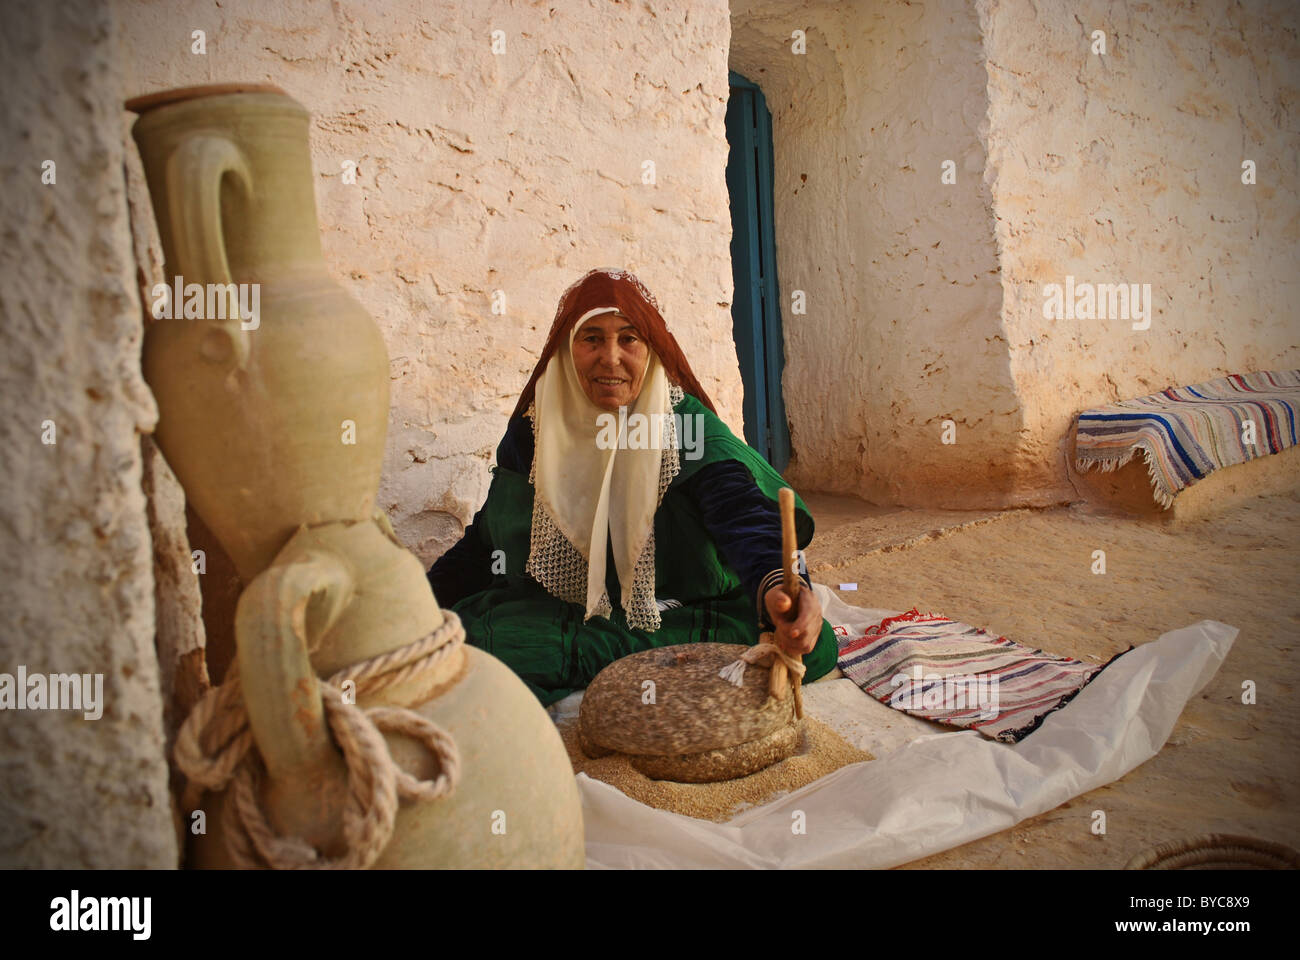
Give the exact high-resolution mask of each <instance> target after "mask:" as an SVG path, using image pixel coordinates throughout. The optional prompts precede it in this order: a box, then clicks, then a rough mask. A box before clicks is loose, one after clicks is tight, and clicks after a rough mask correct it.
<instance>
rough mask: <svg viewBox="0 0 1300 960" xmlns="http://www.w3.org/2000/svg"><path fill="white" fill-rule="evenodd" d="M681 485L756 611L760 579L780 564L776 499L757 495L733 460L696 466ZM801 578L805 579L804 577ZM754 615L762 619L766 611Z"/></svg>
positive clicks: (744, 471)
mask: <svg viewBox="0 0 1300 960" xmlns="http://www.w3.org/2000/svg"><path fill="white" fill-rule="evenodd" d="M685 489H686V493H687V494H688V495H689V496H690V497H691V498H692V499H693V500H694V501H695V503H696V505H697V506H698V507H699V508H700V514H701V515H702V516H703V518H704V526H705V529H707V530H708V531H709V536H710V537H712V538H713V542H714V544H716V545H717V548H718V552H719V553H721V554H722V558H723V559H724V560H726V562H727V565H728V566H730V567H731V569H732V570H734V571H736V575H737V576H739V577H740V582H741V583H742V584H743V585H744V587H745V592H746V593H748V594H749V599H750V601H751V602H753V603H754V604H755V606H754V610H755V614H756V615H758V613H759V611H760V610H761V609H762V608H761V607H759V606H758V603H757V600H758V589H759V586H760V584H761V583H762V581H763V579H764V577H765V576H766V575H767V574H769V573H771V572H772V571H774V570H780V569H781V567H782V566H783V564H782V562H781V552H782V548H781V512H780V510H779V509H778V507H777V505H776V503H774V502H773V501H772V500H769V499H768V498H767V497H766V496H764V495H763V492H762V491H761V490H759V489H758V484H756V483H755V482H754V478H753V477H752V476H751V475H750V473H749V471H748V470H747V469H746V468H745V466H744V465H743V464H741V463H737V462H736V461H735V460H722V461H719V462H717V463H711V464H709V465H708V466H706V467H701V468H700V470H699V471H698V472H697V473H696V474H695V475H694V476H693V477H691V478H690V479H689V480H687V481H686V484H685ZM804 582H805V583H806V582H808V578H807V577H806V576H805V577H804ZM760 620H766V615H762V616H760Z"/></svg>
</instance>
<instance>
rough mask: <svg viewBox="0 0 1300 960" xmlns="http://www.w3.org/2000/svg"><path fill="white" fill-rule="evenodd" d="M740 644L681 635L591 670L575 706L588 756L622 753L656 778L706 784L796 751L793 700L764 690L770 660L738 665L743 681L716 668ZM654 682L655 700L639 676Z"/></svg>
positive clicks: (739, 651) (731, 657)
mask: <svg viewBox="0 0 1300 960" xmlns="http://www.w3.org/2000/svg"><path fill="white" fill-rule="evenodd" d="M747 649H748V648H747V647H745V646H743V645H741V644H732V643H688V644H679V645H676V646H670V647H659V648H656V649H654V650H644V651H642V652H640V653H634V654H631V655H630V656H627V657H624V658H623V659H621V660H617V661H615V662H614V663H611V664H610V665H609V666H608V667H606V668H605V669H604V670H602V671H601V672H600V673H598V674H597V675H596V678H595V679H594V680H592V682H591V684H590V686H588V688H587V692H586V693H585V694H584V695H583V699H582V706H581V707H580V708H579V713H578V722H579V743H580V745H581V747H582V750H583V752H584V753H586V754H587V755H588V756H590V757H600V756H604V755H606V754H609V753H621V754H626V755H627V756H628V757H629V759H630V760H631V762H632V765H633V766H634V767H636V769H638V770H640V771H641V772H642V773H643V774H645V775H646V776H648V777H651V778H654V779H658V780H678V781H681V782H685V783H705V782H713V781H717V780H730V779H733V778H735V777H741V776H746V775H748V774H750V773H754V772H756V771H758V770H761V769H763V768H764V767H766V766H769V765H770V764H773V763H776V762H777V761H779V760H783V759H785V758H786V757H788V756H790V755H791V754H792V753H794V751H795V749H796V748H797V746H798V743H799V726H798V725H797V724H796V722H795V719H794V701H793V698H790V697H787V698H786V699H785V700H775V699H772V698H771V697H769V696H768V692H767V685H768V672H769V671H768V668H766V667H761V666H753V665H750V666H748V667H746V668H745V675H744V679H743V682H742V684H741V686H739V687H737V686H734V685H733V684H730V683H728V682H727V681H725V680H723V679H722V678H721V677H719V676H718V673H719V671H721V670H722V668H723V667H725V666H726V665H727V664H729V663H731V662H732V661H734V660H735V659H736V658H737V657H739V656H740V654H742V653H744V652H745V650H747ZM647 680H648V681H651V682H653V684H654V687H653V688H652V689H653V692H654V696H653V702H645V700H643V697H645V699H646V700H648V699H651V698H650V697H649V696H648V695H647V690H648V689H649V688H647V687H646V686H645V682H646V681H647Z"/></svg>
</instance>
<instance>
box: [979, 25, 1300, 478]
mask: <svg viewBox="0 0 1300 960" xmlns="http://www.w3.org/2000/svg"><path fill="white" fill-rule="evenodd" d="M979 10H980V20H981V25H982V29H983V32H984V46H985V51H986V56H987V63H988V84H989V99H990V105H989V134H988V155H989V163H988V172H987V174H986V178H987V179H988V180H989V182H990V183H991V186H992V192H993V197H994V209H995V211H996V213H997V241H998V247H999V249H1000V250H1001V267H1002V291H1003V298H1004V299H1003V307H1002V315H1003V321H1004V324H1005V327H1006V330H1007V333H1006V337H1007V346H1008V348H1009V354H1010V361H1011V370H1012V373H1013V376H1014V378H1015V382H1016V389H1017V392H1018V395H1019V402H1020V404H1021V406H1022V407H1023V409H1024V417H1025V426H1026V428H1027V430H1026V434H1025V438H1024V442H1023V443H1022V445H1021V459H1022V460H1023V462H1024V463H1025V464H1026V468H1027V469H1026V473H1025V475H1024V476H1025V482H1026V483H1027V484H1029V485H1030V486H1031V487H1032V488H1033V489H1036V490H1038V491H1041V494H1042V495H1043V496H1045V497H1046V496H1048V495H1052V496H1065V495H1068V494H1069V493H1070V490H1069V488H1068V486H1067V481H1066V478H1065V450H1064V446H1063V441H1064V438H1065V436H1066V433H1067V431H1068V428H1069V425H1070V422H1071V419H1072V417H1073V416H1074V414H1076V413H1077V412H1078V411H1080V410H1082V409H1086V408H1088V407H1090V406H1096V405H1098V404H1102V403H1107V402H1109V401H1112V400H1118V399H1124V398H1128V397H1134V396H1141V395H1143V394H1148V393H1153V392H1155V391H1158V390H1161V389H1163V388H1165V387H1167V386H1170V385H1174V384H1185V383H1196V382H1199V381H1202V380H1207V379H1210V378H1212V377H1216V376H1222V375H1224V374H1228V373H1239V372H1243V371H1248V370H1259V369H1275V368H1279V367H1286V368H1292V367H1297V366H1300V316H1298V314H1297V310H1296V294H1297V293H1300V285H1298V283H1300V281H1298V278H1300V258H1298V257H1297V240H1298V239H1300V194H1298V192H1297V191H1298V190H1300V186H1298V184H1300V151H1298V150H1297V144H1298V143H1300V38H1298V37H1297V31H1296V25H1297V19H1296V7H1295V4H1294V3H1292V2H1288V0H1278V2H1262V0H1252V2H1245V3H1233V4H1227V3H1224V4H1219V3H1209V4H1195V5H1188V4H1176V3H1172V2H1160V3H1150V4H1142V5H1136V6H1135V5H1130V4H1124V3H1118V2H1104V0H1083V2H1075V0H1037V2H1030V0H981V3H980V4H979ZM1095 30H1101V31H1104V33H1105V34H1106V53H1105V55H1100V54H1096V53H1093V52H1092V47H1093V42H1094V41H1093V39H1092V34H1093V31H1095ZM1244 160H1253V161H1254V163H1255V167H1256V183H1255V184H1254V185H1253V186H1251V185H1247V184H1243V183H1242V173H1243V170H1242V162H1243V161H1244ZM1067 275H1072V276H1074V277H1075V278H1076V280H1087V281H1090V282H1105V283H1122V282H1127V283H1144V284H1145V283H1149V284H1151V292H1152V299H1153V301H1154V309H1153V311H1152V316H1151V318H1150V322H1151V326H1150V329H1147V330H1144V331H1139V330H1134V329H1133V322H1141V321H1131V320H1127V319H1123V318H1118V319H1117V318H1112V317H1107V318H1104V319H1102V318H1098V319H1091V320H1089V319H1076V320H1045V319H1044V318H1043V315H1042V306H1043V294H1042V287H1043V285H1044V284H1048V283H1064V282H1065V277H1066V276H1067ZM1035 465H1036V469H1034V470H1032V472H1030V471H1029V468H1030V467H1034V466H1035Z"/></svg>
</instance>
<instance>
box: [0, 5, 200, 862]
mask: <svg viewBox="0 0 1300 960" xmlns="http://www.w3.org/2000/svg"><path fill="white" fill-rule="evenodd" d="M0 89H3V90H4V96H3V97H0V129H2V130H3V131H4V137H3V146H0V176H2V177H3V182H4V184H5V193H4V216H3V217H2V218H0V231H3V242H0V276H3V278H4V282H3V284H2V285H0V366H2V367H3V376H2V377H0V408H2V409H3V410H4V411H5V416H4V417H3V418H0V449H2V450H3V451H4V454H3V456H4V461H3V468H2V469H0V531H2V535H3V538H4V540H3V542H4V549H3V550H0V673H6V674H9V675H10V676H14V675H15V674H16V673H17V671H18V668H19V667H20V666H23V667H25V668H26V670H27V672H28V674H29V675H30V674H46V675H48V674H52V673H57V674H102V675H103V680H102V683H103V693H102V708H103V714H102V716H101V717H99V719H87V718H86V717H85V715H84V711H72V710H21V711H20V710H10V709H6V710H4V711H2V712H0V758H3V760H2V761H0V763H2V764H3V769H2V770H0V867H169V866H175V865H176V862H177V849H176V839H175V834H174V833H173V830H172V812H171V805H170V799H169V795H168V792H167V765H166V763H165V761H164V759H163V744H164V736H163V710H162V698H161V695H160V690H159V676H158V663H157V659H156V657H155V655H154V651H153V641H154V580H153V573H152V551H151V547H150V538H149V529H148V525H147V522H146V519H145V498H144V494H143V492H142V489H141V457H140V433H141V432H145V431H148V430H150V429H152V427H153V424H154V423H155V421H156V419H157V411H156V408H155V406H154V402H153V398H152V396H151V395H150V393H149V391H148V389H147V388H146V387H145V385H144V382H143V380H142V379H141V375H140V336H141V323H140V315H141V307H140V301H139V298H138V296H137V294H136V281H135V271H134V261H133V258H132V255H131V236H130V229H129V226H128V222H127V209H126V196H125V189H124V186H123V179H122V159H123V143H122V138H121V125H120V114H121V109H122V108H121V98H120V90H121V70H120V65H119V62H118V59H117V49H116V45H115V43H114V34H113V24H112V20H111V17H110V15H109V11H108V10H107V9H106V8H105V7H104V6H103V5H102V4H96V3H93V2H70V3H66V4H41V5H36V6H32V7H28V8H26V9H25V10H24V11H23V12H22V14H21V15H12V16H6V17H5V27H4V30H3V31H0ZM46 160H52V161H54V168H53V174H54V182H53V183H50V184H43V183H42V182H41V178H42V165H43V163H44V162H45V161H46ZM47 421H48V423H47ZM51 429H52V432H50V431H51ZM49 439H52V440H53V441H54V442H52V443H46V442H43V441H44V440H49Z"/></svg>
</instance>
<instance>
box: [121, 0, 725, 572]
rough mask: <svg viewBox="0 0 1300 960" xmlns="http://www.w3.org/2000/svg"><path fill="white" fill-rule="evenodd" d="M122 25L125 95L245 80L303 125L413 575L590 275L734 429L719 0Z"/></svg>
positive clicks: (426, 6) (174, 16) (446, 537)
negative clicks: (668, 338) (387, 395)
mask: <svg viewBox="0 0 1300 960" xmlns="http://www.w3.org/2000/svg"><path fill="white" fill-rule="evenodd" d="M118 11H119V16H120V17H121V19H122V21H123V27H124V29H123V36H124V37H125V43H124V49H123V63H124V65H125V66H124V69H125V70H126V73H127V85H126V90H127V91H128V92H129V93H132V94H134V93H142V92H147V91H152V90H159V89H164V88H168V87H176V86H184V85H189V84H197V83H210V82H219V81H233V80H245V81H261V82H270V83H275V84H278V85H280V86H281V87H283V88H284V89H285V90H286V91H287V92H288V93H289V94H290V95H291V96H293V97H294V98H296V99H297V100H298V101H299V102H301V103H302V104H303V105H304V106H306V107H307V108H308V109H309V110H310V111H311V113H312V115H313V123H312V129H311V137H312V156H313V165H314V168H315V171H316V177H317V181H316V198H317V206H318V210H319V216H320V223H321V231H322V239H323V243H324V251H325V259H326V261H327V263H328V264H329V266H330V268H331V270H332V271H333V273H334V275H335V276H336V277H337V278H338V279H339V280H340V281H341V282H342V283H343V285H344V286H345V287H346V288H347V289H348V290H349V291H350V292H351V293H352V294H353V295H354V296H355V297H356V298H357V299H358V300H359V301H360V302H361V303H362V304H363V305H365V307H366V308H367V309H368V310H369V311H370V313H371V314H372V315H373V316H374V318H375V319H376V321H377V322H378V323H379V327H380V329H381V330H382V331H383V334H384V338H385V340H386V342H387V344H388V353H389V357H390V363H391V367H390V373H391V378H392V414H391V419H390V422H389V436H388V447H387V454H386V458H385V463H384V471H383V481H382V484H381V489H380V503H381V505H383V506H384V507H385V508H386V509H388V511H389V513H390V516H391V517H392V519H393V521H394V525H395V527H396V529H397V532H398V534H399V535H400V536H401V537H402V539H403V540H404V541H405V542H406V543H407V545H408V546H410V547H411V548H412V549H413V550H415V552H416V553H417V554H419V555H420V557H421V559H422V560H424V561H425V562H426V563H430V562H432V560H433V559H434V558H435V557H437V556H438V555H439V554H440V553H441V552H442V551H443V550H444V549H445V548H446V547H448V546H450V545H451V543H452V542H454V540H455V539H457V538H458V537H459V535H460V532H461V528H462V525H463V524H464V523H465V522H467V521H468V519H469V518H470V516H471V515H472V514H473V512H474V510H476V509H477V508H478V507H479V506H480V505H481V503H482V501H483V499H484V497H485V495H486V492H487V485H488V482H489V475H488V464H489V459H490V458H491V456H492V455H493V453H494V452H495V449H496V445H497V443H498V441H499V440H500V438H501V435H502V433H503V432H504V429H505V424H506V417H507V415H508V413H509V411H510V409H511V408H513V406H514V402H515V400H516V399H517V397H518V394H519V391H520V390H521V389H522V388H523V385H524V382H525V381H526V379H527V377H528V374H529V372H531V370H532V367H533V365H534V363H535V362H536V358H537V355H538V353H539V352H540V349H541V345H542V342H543V341H544V339H545V336H546V332H547V330H548V329H549V328H550V324H551V321H552V319H553V318H554V313H555V307H556V304H557V303H558V301H559V298H560V295H561V294H562V293H563V291H564V289H565V288H566V287H567V286H568V285H569V284H570V283H572V282H573V281H574V280H576V279H577V278H578V277H579V276H581V275H582V274H583V273H585V272H586V271H587V270H589V269H591V268H593V267H597V266H627V267H628V268H630V269H632V270H633V271H634V272H636V273H637V274H638V275H639V276H640V277H641V279H642V280H643V281H645V283H646V285H647V286H648V287H649V288H650V289H651V290H652V291H653V292H654V293H655V295H656V297H657V298H658V300H659V302H660V305H661V306H662V308H663V311H664V314H665V317H666V319H667V321H668V325H669V329H671V330H672V331H673V332H674V333H675V334H676V336H677V337H678V339H679V340H680V341H681V343H682V345H683V347H684V349H685V350H686V352H687V354H688V356H689V358H690V360H691V364H692V366H693V368H694V369H695V372H696V374H697V376H698V377H699V378H700V380H701V382H702V383H703V385H704V387H705V389H706V390H708V391H709V393H710V394H711V395H712V397H713V399H714V401H715V403H717V405H718V407H719V410H720V412H721V414H722V415H723V417H724V419H726V420H727V421H728V422H729V423H730V424H731V425H732V426H733V429H735V430H736V432H737V433H739V432H740V426H741V386H740V377H739V368H738V364H737V361H736V353H735V348H734V346H733V344H732V340H731V316H730V301H731V259H730V250H729V245H730V238H731V222H730V214H729V207H728V202H727V192H726V180H725V171H726V159H727V145H726V135H725V115H726V99H727V65H726V50H727V38H728V31H729V24H728V16H727V6H726V3H725V0H710V2H701V0H679V2H672V3H663V2H659V0H655V2H652V3H651V2H617V0H589V2H565V3H563V4H559V3H554V2H550V3H546V2H541V3H525V2H516V3H508V2H501V0H485V2H475V3H473V4H462V3H453V2H450V0H440V2H420V3H416V2H383V3H365V4H362V3H348V4H339V3H326V2H308V3H302V4H294V5H293V6H292V7H290V5H288V4H284V3H270V4H268V3H263V2H253V0H239V2H227V3H223V4H221V5H220V6H218V5H217V4H215V3H211V2H183V3H172V2H168V3H163V2H130V3H125V2H124V3H122V4H121V5H120V6H119V7H118ZM200 29H201V30H204V31H205V34H206V41H207V54H206V55H203V56H200V55H196V54H194V53H191V43H192V41H191V34H192V32H193V31H194V30H200ZM494 30H501V31H503V32H504V34H505V42H506V52H505V53H504V54H502V55H494V54H493V53H492V51H491V42H492V32H493V31H494ZM345 160H352V161H355V162H356V163H357V182H356V184H355V185H349V184H346V183H344V182H343V179H342V176H341V169H342V168H341V165H342V162H343V161H345ZM645 160H652V161H654V163H655V173H656V177H657V184H656V185H654V186H649V185H643V183H642V170H643V168H642V163H643V161H645ZM236 279H238V278H236ZM496 290H501V291H504V294H505V297H506V311H507V312H506V314H505V316H497V315H494V314H493V313H492V296H493V292H494V291H496Z"/></svg>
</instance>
